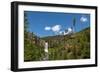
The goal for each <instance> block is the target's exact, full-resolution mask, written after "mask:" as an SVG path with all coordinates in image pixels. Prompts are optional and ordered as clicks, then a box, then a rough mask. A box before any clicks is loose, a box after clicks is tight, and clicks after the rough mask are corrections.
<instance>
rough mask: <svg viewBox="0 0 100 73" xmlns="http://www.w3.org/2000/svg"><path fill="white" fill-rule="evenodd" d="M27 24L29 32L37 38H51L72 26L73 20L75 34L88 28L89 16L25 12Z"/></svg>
mask: <svg viewBox="0 0 100 73" xmlns="http://www.w3.org/2000/svg"><path fill="white" fill-rule="evenodd" d="M25 13H27V18H28V22H29V25H28V27H29V29H28V30H29V31H30V32H33V33H34V34H36V35H37V36H39V37H45V36H52V35H55V34H56V32H57V34H58V32H60V31H64V30H65V29H68V28H70V27H72V26H73V19H74V18H75V20H76V23H75V32H79V31H81V30H82V29H84V28H87V27H89V26H90V14H79V13H59V12H36V11H25Z"/></svg>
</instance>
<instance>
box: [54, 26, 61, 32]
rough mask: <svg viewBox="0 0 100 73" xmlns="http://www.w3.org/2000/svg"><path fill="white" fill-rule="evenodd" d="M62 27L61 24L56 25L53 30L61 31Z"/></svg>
mask: <svg viewBox="0 0 100 73" xmlns="http://www.w3.org/2000/svg"><path fill="white" fill-rule="evenodd" d="M60 29H61V25H55V26H53V27H52V31H53V32H59V31H60Z"/></svg>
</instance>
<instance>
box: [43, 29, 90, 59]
mask: <svg viewBox="0 0 100 73" xmlns="http://www.w3.org/2000/svg"><path fill="white" fill-rule="evenodd" d="M42 39H44V40H46V41H48V43H49V60H64V59H65V60H66V59H87V58H90V28H86V29H84V30H83V31H81V32H78V33H75V34H73V35H70V36H52V37H51V36H50V37H49V36H48V37H45V38H42Z"/></svg>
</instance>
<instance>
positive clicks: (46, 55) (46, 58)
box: [43, 42, 49, 60]
mask: <svg viewBox="0 0 100 73" xmlns="http://www.w3.org/2000/svg"><path fill="white" fill-rule="evenodd" d="M44 52H45V57H44V58H43V60H48V59H49V54H48V42H45V45H44Z"/></svg>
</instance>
